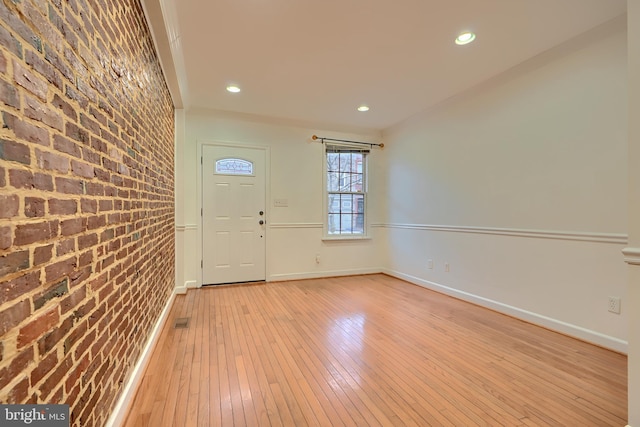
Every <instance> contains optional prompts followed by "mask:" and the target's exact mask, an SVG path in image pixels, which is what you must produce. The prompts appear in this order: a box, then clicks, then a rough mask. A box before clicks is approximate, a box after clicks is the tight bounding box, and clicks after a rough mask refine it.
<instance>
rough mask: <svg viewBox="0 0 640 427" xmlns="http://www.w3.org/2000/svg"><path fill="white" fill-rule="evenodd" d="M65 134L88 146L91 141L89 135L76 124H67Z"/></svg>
mask: <svg viewBox="0 0 640 427" xmlns="http://www.w3.org/2000/svg"><path fill="white" fill-rule="evenodd" d="M64 134H65V135H66V136H68V137H69V138H71V139H74V140H76V141H78V142H82V143H83V144H86V143H88V142H89V141H90V139H89V133H88V132H87V131H86V130H84V129H83V128H81V127H79V126H78V125H76V124H75V123H71V122H67V124H66V125H65V130H64Z"/></svg>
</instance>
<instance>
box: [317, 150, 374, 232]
mask: <svg viewBox="0 0 640 427" xmlns="http://www.w3.org/2000/svg"><path fill="white" fill-rule="evenodd" d="M325 154H326V174H327V175H326V179H327V185H326V190H327V191H326V197H327V199H326V201H327V227H326V234H327V235H328V236H330V237H347V236H349V237H365V235H366V226H365V224H366V221H365V213H366V205H367V200H366V198H367V180H366V174H367V155H368V154H369V150H368V149H362V148H360V147H353V146H350V145H332V144H326V145H325Z"/></svg>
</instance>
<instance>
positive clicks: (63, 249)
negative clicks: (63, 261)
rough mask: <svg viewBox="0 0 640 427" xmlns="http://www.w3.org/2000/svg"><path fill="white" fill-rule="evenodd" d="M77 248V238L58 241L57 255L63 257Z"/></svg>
mask: <svg viewBox="0 0 640 427" xmlns="http://www.w3.org/2000/svg"><path fill="white" fill-rule="evenodd" d="M75 250H76V239H74V238H71V239H67V240H63V241H61V242H58V245H57V246H56V256H57V257H61V256H64V255H66V254H68V253H71V252H75Z"/></svg>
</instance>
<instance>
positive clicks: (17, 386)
mask: <svg viewBox="0 0 640 427" xmlns="http://www.w3.org/2000/svg"><path fill="white" fill-rule="evenodd" d="M0 123H1V124H2V127H1V129H0V402H2V403H68V404H70V405H71V411H72V423H73V425H78V426H83V427H84V426H94V425H95V426H101V425H103V424H104V423H105V421H106V419H107V417H108V416H109V413H110V411H111V409H112V407H113V405H114V404H115V401H116V400H117V397H118V395H119V393H120V392H121V389H122V386H123V383H124V382H125V381H126V380H127V378H128V375H129V374H130V371H131V368H132V366H133V364H134V363H135V362H136V360H137V357H138V356H139V354H140V351H141V348H142V346H143V345H144V343H145V342H146V340H147V338H148V336H149V333H150V331H151V328H152V326H153V325H154V324H155V322H156V320H157V319H158V316H159V314H160V312H161V310H162V308H163V307H164V305H165V304H166V302H167V300H168V298H169V296H170V293H171V291H172V289H173V282H174V262H173V260H174V216H173V212H174V206H173V205H174V194H173V156H174V153H173V127H174V124H173V106H172V103H171V99H170V96H169V92H168V90H167V87H166V84H165V82H164V78H163V77H162V73H161V70H160V67H159V63H158V59H157V57H156V54H155V52H154V48H153V43H152V40H151V37H150V33H149V30H148V27H147V25H146V22H145V19H144V15H143V11H142V8H141V5H140V3H139V0H0Z"/></svg>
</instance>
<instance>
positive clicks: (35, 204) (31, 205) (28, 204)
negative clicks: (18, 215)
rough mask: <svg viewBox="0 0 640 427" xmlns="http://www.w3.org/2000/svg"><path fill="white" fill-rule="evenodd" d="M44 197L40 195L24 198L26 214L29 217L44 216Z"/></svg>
mask: <svg viewBox="0 0 640 427" xmlns="http://www.w3.org/2000/svg"><path fill="white" fill-rule="evenodd" d="M44 202H45V200H44V199H41V198H39V197H25V198H24V214H25V216H26V217H28V218H36V217H42V216H44V213H45V212H44Z"/></svg>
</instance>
